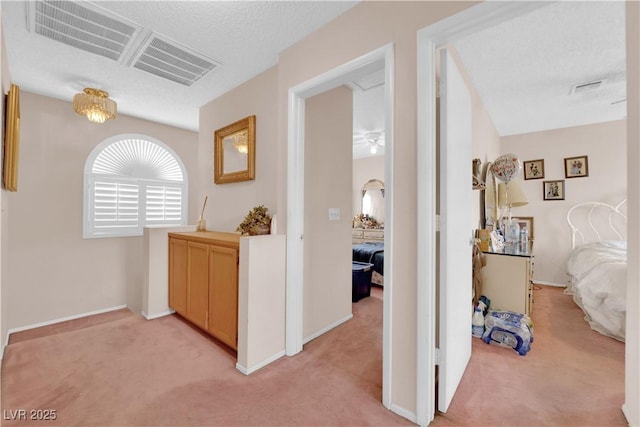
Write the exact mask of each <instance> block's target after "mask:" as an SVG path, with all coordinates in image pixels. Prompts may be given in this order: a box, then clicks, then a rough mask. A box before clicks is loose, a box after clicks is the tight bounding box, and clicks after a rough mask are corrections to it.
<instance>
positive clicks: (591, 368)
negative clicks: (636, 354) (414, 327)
mask: <svg viewBox="0 0 640 427" xmlns="http://www.w3.org/2000/svg"><path fill="white" fill-rule="evenodd" d="M532 320H533V322H534V342H533V344H532V345H531V351H529V353H527V355H526V356H519V355H518V354H517V353H516V352H515V351H513V350H511V349H508V348H503V347H499V346H494V345H489V344H485V343H483V342H482V341H481V340H479V339H477V338H474V339H473V354H472V356H471V362H470V363H469V365H468V366H467V370H466V371H465V375H464V377H463V380H462V382H461V384H460V387H459V388H458V391H457V393H456V395H455V396H454V398H453V401H452V404H451V406H450V408H449V410H448V411H447V413H446V414H440V415H438V416H437V417H436V420H435V421H434V423H433V425H434V426H452V425H455V426H581V427H587V426H594V427H595V426H598V427H604V426H626V425H627V423H626V421H625V418H624V415H623V414H622V411H621V409H620V408H621V406H622V403H623V402H624V344H623V343H621V342H619V341H616V340H614V339H612V338H609V337H606V336H604V335H600V334H599V333H597V332H595V331H593V330H591V328H590V327H589V325H588V324H587V322H586V321H585V320H584V314H583V313H582V311H581V310H580V309H579V308H578V307H577V306H576V305H575V304H574V302H573V300H572V299H571V297H570V296H568V295H564V294H563V293H562V288H554V287H549V286H536V290H534V307H533V314H532Z"/></svg>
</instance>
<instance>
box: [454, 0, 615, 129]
mask: <svg viewBox="0 0 640 427" xmlns="http://www.w3.org/2000/svg"><path fill="white" fill-rule="evenodd" d="M624 8H625V5H624V2H623V1H562V2H557V3H553V4H551V5H549V6H545V7H542V8H540V9H537V10H535V11H533V12H530V13H528V14H525V15H523V16H520V17H518V18H515V19H513V20H510V21H507V22H504V23H502V24H500V25H497V26H494V27H491V28H489V29H486V30H484V31H481V32H478V33H475V34H472V35H470V36H468V37H466V38H464V39H462V40H459V41H457V42H455V43H454V46H455V48H456V50H457V51H458V53H459V54H460V57H461V59H462V62H463V63H464V65H465V67H466V68H467V70H468V71H469V75H470V76H471V80H472V81H473V85H474V87H475V88H476V89H477V91H478V93H479V95H480V97H481V98H482V101H483V104H484V106H485V108H486V109H487V111H488V112H489V115H490V116H491V117H492V119H493V122H494V124H495V126H496V129H497V131H498V133H499V134H500V135H502V136H504V135H512V134H519V133H526V132H534V131H540V130H546V129H556V128H563V127H569V126H578V125H583V124H588V123H597V122H605V121H612V120H618V119H622V118H624V117H625V116H626V102H620V101H621V100H624V99H625V98H626V73H625V18H624ZM601 79H606V80H605V81H604V82H603V84H602V85H601V86H600V88H599V89H596V90H592V91H585V92H582V93H577V94H572V90H571V88H572V86H574V85H579V84H584V83H588V82H592V81H595V80H601Z"/></svg>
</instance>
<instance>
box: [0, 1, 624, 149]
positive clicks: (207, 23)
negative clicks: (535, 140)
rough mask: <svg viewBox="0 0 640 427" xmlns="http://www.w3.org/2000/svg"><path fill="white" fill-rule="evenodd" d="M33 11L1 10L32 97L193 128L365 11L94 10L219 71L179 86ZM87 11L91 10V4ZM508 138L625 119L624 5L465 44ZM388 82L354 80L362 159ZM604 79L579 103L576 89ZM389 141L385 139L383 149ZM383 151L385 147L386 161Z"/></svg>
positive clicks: (174, 5) (286, 7)
mask: <svg viewBox="0 0 640 427" xmlns="http://www.w3.org/2000/svg"><path fill="white" fill-rule="evenodd" d="M26 4H27V3H26V2H24V1H3V2H2V15H3V16H2V19H3V27H4V33H5V41H6V46H7V54H8V56H9V65H10V72H11V76H12V78H13V80H14V82H15V83H17V84H18V85H20V86H21V88H22V89H23V90H26V91H29V92H33V93H37V94H42V95H46V96H51V97H53V98H58V99H62V100H66V101H71V99H72V97H73V95H74V94H75V93H77V92H79V91H81V90H82V89H83V88H84V87H87V86H93V87H97V88H101V89H104V90H106V91H108V92H110V94H111V96H112V98H114V99H115V100H116V101H117V102H118V109H119V112H120V113H123V114H128V115H132V116H135V117H140V118H144V119H148V120H153V121H157V122H161V123H166V124H169V125H172V126H177V127H182V128H186V129H191V130H197V129H198V110H199V107H200V106H201V105H203V104H205V103H207V102H209V101H211V100H212V99H215V98H216V97H218V96H220V95H222V94H223V93H225V92H227V91H228V90H230V89H232V88H233V87H235V86H237V85H239V84H241V83H242V82H244V81H246V80H249V79H251V78H252V77H253V76H255V75H256V74H258V73H260V72H262V71H264V70H266V69H268V68H269V67H271V66H274V65H276V63H277V60H278V54H279V53H280V52H281V51H282V50H284V49H286V48H287V47H288V46H290V45H292V44H294V43H295V42H297V41H298V40H300V39H302V38H303V37H304V36H306V35H307V34H309V33H311V32H313V31H315V30H317V29H318V28H320V27H322V26H323V25H325V24H326V23H327V22H329V21H330V20H332V19H334V18H335V17H336V16H338V15H340V14H341V13H343V12H344V11H346V10H347V9H349V8H351V7H353V6H354V5H355V4H357V2H355V1H353V2H342V1H304V2H299V1H293V2H283V1H259V2H236V1H104V2H95V3H93V4H94V5H97V6H98V7H102V8H105V9H107V10H108V11H110V12H112V13H114V14H116V15H118V16H120V17H123V18H126V19H128V20H130V21H133V22H134V23H136V24H138V25H140V26H141V27H142V28H143V31H146V32H150V31H154V32H155V33H157V34H160V35H162V36H164V37H166V38H168V39H170V40H173V41H176V42H178V43H179V44H182V45H184V46H186V47H189V48H191V49H194V50H196V51H198V52H200V53H202V54H203V55H205V56H206V57H209V58H211V59H213V60H215V61H216V62H218V63H219V64H220V65H219V66H218V67H217V68H215V69H214V70H213V71H212V72H210V73H209V74H206V75H205V76H204V77H202V78H200V80H198V81H196V82H195V83H194V84H193V85H192V86H184V85H181V84H176V83H174V82H171V81H169V80H166V79H163V78H159V77H157V76H154V75H151V74H148V73H146V72H143V71H141V70H138V69H135V68H132V67H130V66H128V65H127V64H126V63H119V62H115V61H112V60H108V59H106V58H103V57H101V56H97V55H93V54H89V53H86V52H83V51H80V50H77V49H74V48H72V47H69V46H66V45H64V44H61V43H58V42H55V41H52V40H50V39H47V38H44V37H42V36H39V35H37V34H34V33H33V32H30V31H28V29H27V8H26ZM81 4H84V5H86V4H87V2H82V3H81ZM455 47H456V49H457V50H458V52H459V53H460V56H461V58H462V61H463V63H464V64H465V67H466V68H467V69H468V70H469V73H470V75H471V79H472V81H473V84H474V86H475V87H476V89H477V90H478V92H479V94H480V96H481V98H482V100H483V102H484V104H485V107H486V108H487V110H488V112H489V114H490V115H491V117H492V119H493V121H494V123H495V125H496V127H497V129H498V132H499V133H500V134H501V135H510V134H515V133H523V132H532V131H536V130H543V129H552V128H559V127H566V126H574V125H579V124H585V123H593V122H601V121H608V120H616V119H620V118H622V117H624V115H625V112H626V103H625V102H619V101H621V100H622V99H624V97H625V52H624V2H558V3H554V4H551V5H550V6H545V7H542V8H540V9H538V10H536V11H534V12H530V13H529V14H526V15H523V16H520V17H518V18H516V19H513V20H511V21H508V22H505V23H503V24H500V25H497V26H495V27H492V28H489V29H487V30H485V31H482V32H479V33H476V34H473V35H472V36H469V37H467V38H465V39H462V40H459V41H457V42H456V43H455ZM380 77H381V76H380V74H379V73H378V74H376V73H374V75H372V76H368V77H367V78H365V79H362V81H358V82H354V83H353V84H352V85H351V86H352V88H353V89H354V107H355V111H354V143H355V144H354V157H356V158H358V157H362V156H368V155H371V153H370V146H369V145H368V144H366V137H365V134H367V133H370V132H382V133H383V132H384V101H383V99H384V91H383V89H382V88H383V86H381V85H380V83H381V82H382V81H381V80H380ZM594 79H606V80H605V81H604V83H603V84H602V85H601V87H600V89H598V90H594V91H588V92H584V93H582V94H579V95H571V87H572V86H573V85H575V84H581V83H587V82H590V81H593V80H594ZM379 142H383V141H379ZM383 153H384V147H379V150H378V152H377V153H376V154H378V155H380V154H383Z"/></svg>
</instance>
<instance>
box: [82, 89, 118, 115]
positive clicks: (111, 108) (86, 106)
mask: <svg viewBox="0 0 640 427" xmlns="http://www.w3.org/2000/svg"><path fill="white" fill-rule="evenodd" d="M73 109H74V111H75V112H76V113H78V114H80V115H82V116H86V117H87V119H89V120H90V121H92V122H94V123H104V122H105V121H106V120H107V119H113V118H115V117H116V112H117V109H118V106H117V104H116V102H115V101H114V100H113V99H110V98H109V94H108V93H107V92H105V91H103V90H99V89H93V88H90V87H88V88H85V89H84V91H83V92H82V93H78V94H76V95H75V96H74V97H73Z"/></svg>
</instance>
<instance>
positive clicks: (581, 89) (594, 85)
mask: <svg viewBox="0 0 640 427" xmlns="http://www.w3.org/2000/svg"><path fill="white" fill-rule="evenodd" d="M604 82H605V80H595V81H593V82H588V83H580V84H577V85H575V86H573V87H572V88H571V93H572V94H574V95H577V94H580V93H585V92H590V91H592V90H596V89H600V88H601V87H602V85H603V84H604Z"/></svg>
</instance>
